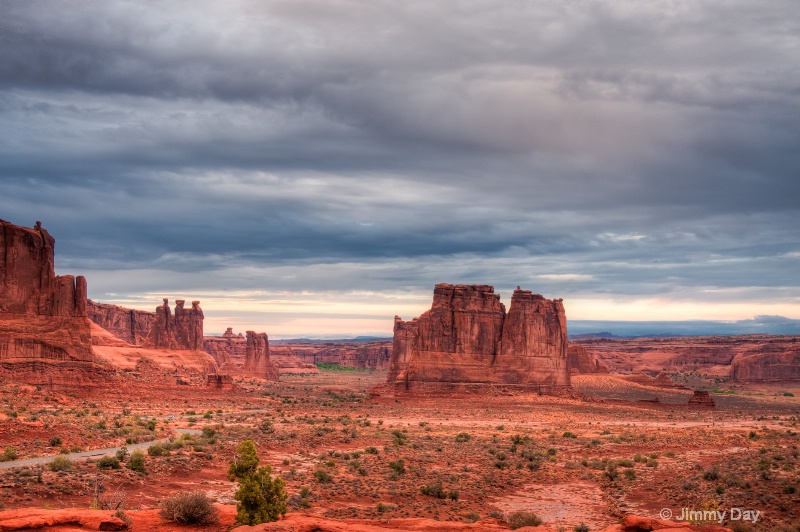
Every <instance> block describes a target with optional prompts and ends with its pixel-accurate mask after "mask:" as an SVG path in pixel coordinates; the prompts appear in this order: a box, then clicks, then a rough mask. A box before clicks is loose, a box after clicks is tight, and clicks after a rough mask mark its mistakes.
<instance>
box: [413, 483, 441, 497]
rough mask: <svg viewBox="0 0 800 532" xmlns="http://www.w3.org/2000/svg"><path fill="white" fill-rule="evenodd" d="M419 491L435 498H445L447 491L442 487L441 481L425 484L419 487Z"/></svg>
mask: <svg viewBox="0 0 800 532" xmlns="http://www.w3.org/2000/svg"><path fill="white" fill-rule="evenodd" d="M419 492H420V493H422V494H423V495H428V496H429V497H436V498H437V499H445V498H447V492H446V491H445V490H444V489H442V483H441V482H437V483H435V484H426V485H424V486H422V487H421V488H420V489H419Z"/></svg>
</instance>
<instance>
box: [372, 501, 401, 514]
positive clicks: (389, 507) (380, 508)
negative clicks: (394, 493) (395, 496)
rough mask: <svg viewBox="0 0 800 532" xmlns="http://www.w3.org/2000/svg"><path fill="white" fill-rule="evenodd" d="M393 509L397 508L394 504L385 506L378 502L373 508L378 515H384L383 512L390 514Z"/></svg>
mask: <svg viewBox="0 0 800 532" xmlns="http://www.w3.org/2000/svg"><path fill="white" fill-rule="evenodd" d="M395 508H397V507H396V506H395V505H394V504H386V503H382V502H379V503H378V504H377V505H376V506H375V509H376V510H378V513H380V514H382V513H385V512H391V511H392V510H394V509H395Z"/></svg>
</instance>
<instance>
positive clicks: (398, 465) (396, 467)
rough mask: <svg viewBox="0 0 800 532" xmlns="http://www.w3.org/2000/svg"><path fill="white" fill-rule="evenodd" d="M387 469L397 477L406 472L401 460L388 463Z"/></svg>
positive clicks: (404, 464)
mask: <svg viewBox="0 0 800 532" xmlns="http://www.w3.org/2000/svg"><path fill="white" fill-rule="evenodd" d="M389 467H390V468H391V469H392V471H394V472H395V473H397V474H398V475H402V474H403V473H405V472H406V463H405V462H404V461H403V460H396V461H394V462H389Z"/></svg>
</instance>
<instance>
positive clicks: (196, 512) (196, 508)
mask: <svg viewBox="0 0 800 532" xmlns="http://www.w3.org/2000/svg"><path fill="white" fill-rule="evenodd" d="M159 506H160V507H161V511H160V512H159V514H160V515H161V517H162V518H164V519H165V520H167V521H174V522H175V523H178V524H179V525H211V524H214V523H216V522H217V521H219V512H218V511H217V509H216V508H214V506H213V505H212V504H211V501H209V500H208V497H206V494H205V493H203V492H202V491H182V492H180V493H176V494H174V495H170V496H169V497H167V498H166V499H164V500H163V501H161V504H160V505H159Z"/></svg>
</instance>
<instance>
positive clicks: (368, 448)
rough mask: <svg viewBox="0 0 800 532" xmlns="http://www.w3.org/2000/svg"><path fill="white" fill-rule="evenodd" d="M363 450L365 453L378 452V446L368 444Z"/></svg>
mask: <svg viewBox="0 0 800 532" xmlns="http://www.w3.org/2000/svg"><path fill="white" fill-rule="evenodd" d="M364 452H365V453H367V454H378V448H377V447H372V446H369V447H367V448H366V449H364Z"/></svg>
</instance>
